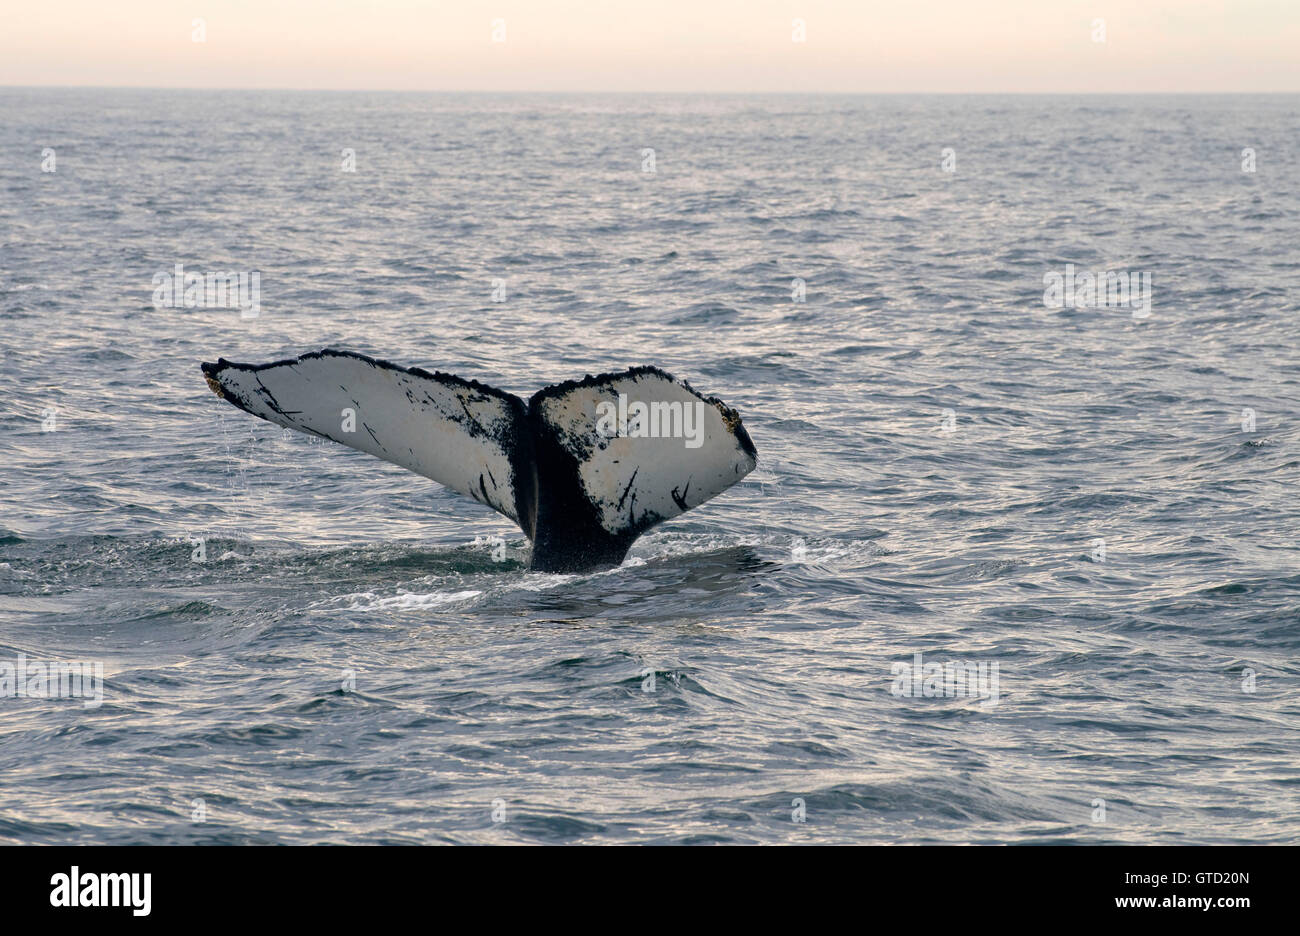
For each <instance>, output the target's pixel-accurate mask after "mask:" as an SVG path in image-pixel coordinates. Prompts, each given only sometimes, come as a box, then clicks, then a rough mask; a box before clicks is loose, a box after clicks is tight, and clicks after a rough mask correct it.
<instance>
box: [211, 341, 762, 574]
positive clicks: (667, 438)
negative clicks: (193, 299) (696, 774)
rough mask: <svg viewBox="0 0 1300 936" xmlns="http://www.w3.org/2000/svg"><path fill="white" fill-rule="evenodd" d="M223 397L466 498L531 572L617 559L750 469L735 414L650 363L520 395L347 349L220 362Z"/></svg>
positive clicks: (216, 385) (216, 387)
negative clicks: (485, 513) (528, 544)
mask: <svg viewBox="0 0 1300 936" xmlns="http://www.w3.org/2000/svg"><path fill="white" fill-rule="evenodd" d="M202 368H203V373H204V375H205V376H206V377H207V381H208V386H210V387H211V388H212V390H213V392H215V393H216V394H217V396H219V397H221V398H222V399H223V400H226V401H227V402H229V403H233V404H234V405H235V406H238V407H239V408H240V409H242V410H244V411H246V412H249V413H252V414H253V415H254V416H258V417H260V418H262V419H265V420H267V421H269V422H273V423H275V424H277V425H280V426H286V427H288V428H290V429H298V430H300V431H302V432H309V433H311V434H312V435H317V436H321V437H322V438H326V439H330V440H331V441H334V442H338V443H340V444H342V445H347V446H349V447H351V448H355V449H360V450H361V451H363V452H369V453H370V454H371V455H375V456H378V457H379V458H382V459H385V460H386V461H390V462H393V463H394V464H398V465H401V466H402V467H403V468H408V469H410V470H411V471H414V472H416V473H417V474H421V475H424V476H425V477H426V478H431V479H433V480H434V481H437V482H438V483H439V484H442V485H445V486H446V487H449V488H451V489H452V490H454V491H458V492H460V493H461V494H468V495H469V496H470V497H473V498H474V499H475V500H477V501H480V502H481V503H484V504H486V505H488V506H489V507H491V508H492V509H494V510H496V511H497V512H499V513H502V514H504V515H505V516H507V517H509V518H510V519H511V520H514V521H515V522H516V523H518V524H519V526H520V528H521V529H522V530H523V531H524V533H525V535H527V537H528V538H529V539H530V540H532V543H533V559H532V568H533V569H535V570H538V571H543V572H574V571H582V570H585V569H590V568H594V567H597V566H602V565H616V564H618V563H620V562H622V561H623V558H624V556H626V555H627V551H628V549H629V548H630V547H631V545H632V543H633V541H634V540H635V539H636V538H637V537H638V536H640V535H641V534H642V533H644V532H645V531H646V530H648V529H650V528H651V527H653V526H655V525H656V524H658V523H661V522H663V521H664V520H668V519H670V518H672V517H675V516H677V515H678V514H680V513H684V512H685V511H687V510H690V509H691V508H692V507H696V506H698V505H700V504H702V503H704V502H705V501H706V500H709V499H710V498H711V497H713V496H715V495H717V494H720V493H721V492H722V491H724V490H726V489H727V488H729V487H731V485H733V484H735V483H736V482H737V481H739V480H740V479H741V478H743V477H744V476H745V475H747V474H749V472H750V471H752V470H753V468H754V465H755V463H756V460H757V452H756V451H755V449H754V443H753V442H752V441H751V440H750V438H749V433H747V432H746V431H745V427H744V426H743V425H742V424H741V422H740V416H739V415H738V414H737V413H736V411H735V410H733V409H731V408H730V407H728V406H727V405H726V404H725V403H723V402H722V401H721V400H718V399H716V398H714V397H705V396H702V395H701V394H699V393H696V392H695V391H694V390H692V389H691V388H690V386H689V385H687V384H686V383H684V382H682V381H679V380H677V379H676V378H674V377H673V376H672V375H670V374H667V373H665V372H664V371H661V370H659V369H658V368H656V367H634V368H631V369H630V370H627V371H623V372H622V373H617V374H601V375H600V376H598V377H590V376H588V377H586V378H584V379H582V380H574V381H568V382H566V383H562V384H557V385H555V386H553V387H547V388H546V389H544V390H540V391H538V392H537V393H535V394H533V396H532V398H531V399H529V400H528V402H527V403H525V402H524V401H523V400H521V399H520V398H519V397H517V396H514V395H513V394H510V393H506V392H504V391H502V390H497V389H496V388H494V387H489V386H486V385H485V384H481V383H479V382H478V381H476V380H464V379H462V378H460V377H455V376H453V375H451V374H441V373H437V372H434V373H430V372H428V371H424V370H420V369H419V368H406V367H398V366H397V365H395V364H390V363H388V362H387V361H378V360H375V359H374V358H370V357H367V356H365V355H364V354H355V353H352V352H349V351H332V350H324V351H315V352H312V353H311V354H304V355H302V356H301V357H298V358H294V359H291V360H285V361H276V362H274V363H271V364H256V365H255V364H235V363H232V362H230V361H227V360H225V359H224V358H221V359H219V360H218V361H217V363H215V364H209V363H206V362H205V363H204V364H203V365H202Z"/></svg>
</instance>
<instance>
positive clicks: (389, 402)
mask: <svg viewBox="0 0 1300 936" xmlns="http://www.w3.org/2000/svg"><path fill="white" fill-rule="evenodd" d="M222 364H224V365H225V366H222V367H221V369H220V370H219V371H218V372H217V374H216V377H215V380H216V381H217V383H218V384H219V387H220V389H219V390H218V392H220V393H221V394H222V395H223V396H225V397H226V398H227V399H231V398H232V397H233V399H231V402H233V403H235V404H236V405H237V406H240V407H242V408H243V409H246V410H248V411H249V412H250V413H252V414H253V415H255V416H260V417H261V418H263V419H265V420H268V421H270V422H273V423H276V424H277V425H281V426H287V427H289V428H291V429H299V430H302V431H304V432H310V433H313V434H315V435H319V436H323V437H325V438H327V439H330V440H332V441H334V442H338V443H340V444H342V445H346V446H349V447H351V448H354V449H360V450H361V451H363V452H369V453H370V454H371V455H375V456H377V457H379V458H382V459H384V460H385V461H390V462H393V463H394V464H396V465H401V466H402V467H403V468H409V469H410V470H411V471H414V472H415V473H416V474H420V475H424V476H425V477H426V478H431V479H433V480H434V481H437V482H438V483H439V484H443V485H446V486H447V487H449V488H451V489H452V490H453V491H458V492H459V493H461V494H468V495H469V496H470V497H473V498H474V499H476V500H478V501H480V502H483V503H486V504H487V505H488V506H489V507H492V508H493V509H495V510H497V511H500V512H501V513H503V514H505V515H506V516H507V517H509V518H510V519H512V520H514V521H516V522H518V521H519V518H518V517H517V516H515V492H514V484H515V479H514V474H513V472H512V470H511V466H510V451H509V447H510V446H512V445H513V439H514V438H515V433H516V432H517V431H519V430H520V428H521V425H520V416H519V414H520V412H521V411H522V406H523V402H522V401H521V400H518V398H513V397H510V396H509V395H507V394H503V393H500V392H499V391H496V392H494V391H490V390H489V389H488V388H481V389H476V388H475V387H473V386H471V385H469V384H468V383H467V382H465V381H462V380H460V379H459V378H455V377H451V376H450V375H443V374H418V373H415V372H412V371H409V370H406V369H404V368H399V367H396V366H395V365H391V364H386V363H385V362H381V361H373V360H371V359H369V358H366V357H362V356H360V355H353V354H349V353H347V352H338V351H322V352H319V353H317V354H311V355H304V356H303V357H301V358H298V359H296V360H293V361H284V362H280V363H277V364H270V365H263V366H258V367H252V366H249V365H242V364H225V362H222ZM213 379H214V378H213V377H212V376H211V375H209V382H212V380H213ZM214 389H217V388H216V387H214ZM511 399H514V400H515V403H516V405H517V406H518V409H515V408H513V407H512V406H511V405H510V402H509V401H510V400H511Z"/></svg>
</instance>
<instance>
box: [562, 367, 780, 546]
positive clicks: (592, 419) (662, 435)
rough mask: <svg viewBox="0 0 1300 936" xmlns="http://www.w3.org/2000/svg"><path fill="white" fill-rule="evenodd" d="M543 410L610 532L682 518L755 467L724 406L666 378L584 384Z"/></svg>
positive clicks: (641, 377) (646, 376) (642, 376)
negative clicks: (724, 410) (611, 416)
mask: <svg viewBox="0 0 1300 936" xmlns="http://www.w3.org/2000/svg"><path fill="white" fill-rule="evenodd" d="M602 404H603V405H602ZM539 405H540V407H541V414H542V417H543V419H544V420H545V421H546V423H547V424H548V425H549V426H550V427H551V428H552V429H553V430H554V431H555V432H556V433H557V434H558V436H559V438H560V440H561V443H562V444H563V446H564V448H565V449H566V450H568V451H569V452H571V453H573V455H574V456H575V458H576V459H577V461H578V476H579V478H580V480H581V483H582V487H583V490H584V492H585V493H586V495H587V498H588V499H589V500H590V501H591V502H592V503H593V504H594V505H595V506H596V508H597V510H598V511H599V514H600V523H601V526H603V527H604V528H605V529H606V530H607V531H609V532H610V533H614V534H618V533H621V532H623V531H624V530H627V529H633V528H636V527H637V526H638V525H640V524H642V523H643V521H644V520H645V518H647V517H649V518H652V519H654V518H657V520H667V519H669V518H671V517H675V516H677V515H678V514H681V513H684V512H685V511H687V510H689V509H690V508H692V507H697V506H699V505H700V504H702V503H704V502H705V501H707V500H709V499H710V498H711V497H714V496H716V495H718V494H720V493H722V492H723V491H725V490H726V489H727V488H729V487H731V486H732V485H733V484H735V483H736V482H737V481H739V480H740V479H741V478H743V477H744V476H745V475H747V474H749V472H750V471H752V470H753V469H754V465H755V458H754V456H753V455H752V454H750V452H748V451H746V450H745V448H744V447H743V446H742V444H741V442H740V440H739V439H738V438H737V435H736V433H735V432H734V431H733V429H732V428H731V426H729V425H728V423H727V420H726V418H725V417H724V413H723V410H722V408H721V407H720V405H719V404H718V403H717V402H716V401H710V400H707V399H706V398H704V397H702V396H701V395H700V394H698V393H696V392H695V391H693V390H691V389H690V388H689V387H686V386H685V385H683V384H681V383H680V382H678V381H676V380H673V379H672V378H670V377H668V376H667V375H665V374H663V373H657V372H641V373H634V374H630V375H627V376H616V377H613V378H609V379H604V380H601V381H600V382H598V383H592V384H587V385H578V386H576V387H573V388H572V389H568V390H562V391H560V392H558V393H556V394H555V395H546V396H544V397H543V398H542V399H541V400H540V403H539ZM611 413H612V414H615V418H614V419H612V420H611V419H609V418H608V417H609V415H610V414H611ZM602 414H603V415H604V416H605V417H606V418H605V419H604V421H603V422H602ZM611 424H612V425H611ZM611 429H612V430H613V434H610V433H611ZM657 520H656V522H657Z"/></svg>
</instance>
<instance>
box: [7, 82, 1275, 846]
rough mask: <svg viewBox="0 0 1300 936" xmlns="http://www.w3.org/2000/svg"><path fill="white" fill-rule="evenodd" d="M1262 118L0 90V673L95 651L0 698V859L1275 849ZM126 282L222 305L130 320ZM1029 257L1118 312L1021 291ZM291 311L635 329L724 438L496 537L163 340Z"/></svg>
mask: <svg viewBox="0 0 1300 936" xmlns="http://www.w3.org/2000/svg"><path fill="white" fill-rule="evenodd" d="M1297 139H1300V98H1297V97H1294V96H1275V97H1221V98H1215V97H1179V96H1171V97H1114V98H1106V97H1093V98H1070V97H944V98H939V97H934V98H928V97H880V98H872V97H861V98H859V97H637V96H526V95H521V96H489V95H483V96H475V95H420V94H327V93H321V94H317V93H281V92H266V93H252V92H250V93H234V92H229V93H224V92H161V91H143V90H136V91H126V90H122V91H88V90H85V91H83V90H32V89H7V90H0V353H2V354H3V361H2V363H0V469H2V471H0V664H3V663H4V662H10V663H15V664H16V661H17V660H18V657H19V655H20V654H22V655H23V656H24V657H25V658H26V659H27V660H28V661H48V660H71V661H86V662H97V663H101V664H102V665H103V670H104V687H103V688H104V699H103V704H102V705H101V706H99V707H97V708H86V707H85V706H83V704H82V703H81V701H79V700H75V699H39V698H22V697H16V693H13V694H11V695H13V696H14V697H5V698H0V777H3V783H2V784H0V840H3V841H6V842H38V843H56V842H105V843H210V842H221V843H315V842H350V843H403V842H406V843H438V842H463V843H491V842H559V843H597V842H660V843H662V842H735V843H753V842H757V843H796V842H803V843H807V842H837V843H889V842H900V843H902V842H908V843H918V842H919V843H930V842H979V843H993V842H1014V843H1025V842H1053V843H1055V842H1078V843H1094V842H1166V843H1168V842H1187V843H1218V842H1261V843H1281V842H1295V841H1297V840H1298V839H1300V804H1298V802H1297V799H1298V797H1300V701H1298V700H1300V696H1298V694H1297V690H1298V689H1300V665H1298V663H1297V654H1298V651H1300V542H1298V535H1300V534H1298V532H1297V531H1298V530H1300V497H1298V496H1297V495H1298V494H1300V483H1298V480H1300V450H1298V443H1300V431H1298V430H1297V417H1298V416H1300V357H1298V355H1297V345H1298V344H1300V323H1298V321H1297V317H1298V314H1300V300H1298V299H1297V297H1298V296H1300V150H1298V149H1297V148H1296V146H1295V142H1296V140H1297ZM949 147H950V148H951V149H952V153H951V154H950V155H949V157H948V163H949V166H950V167H951V168H952V169H953V170H954V171H952V172H948V171H945V168H944V165H943V162H944V154H943V150H944V149H945V148H949ZM1247 148H1249V149H1251V150H1253V151H1254V159H1255V171H1253V172H1247V171H1243V162H1244V161H1245V160H1247V158H1248V157H1247V156H1246V155H1244V154H1243V150H1245V149H1247ZM648 149H651V150H653V166H651V162H650V154H647V153H646V152H645V151H646V150H648ZM47 150H49V151H52V153H50V152H47ZM344 150H351V151H353V154H354V159H355V172H346V171H344V170H343V163H344V160H345V158H347V157H345V154H344V152H343V151H344ZM50 159H53V163H52V164H51V163H50ZM46 166H52V168H54V171H52V172H49V171H42V170H43V167H46ZM651 167H652V168H653V169H654V171H653V172H647V171H645V170H646V169H648V168H651ZM177 263H181V264H184V266H185V268H186V269H187V270H190V271H226V270H234V271H241V270H242V271H257V272H260V274H261V314H260V316H258V317H257V318H255V319H245V318H243V317H241V315H240V313H239V312H238V311H237V310H232V309H226V308H191V309H186V308H156V307H155V306H154V304H153V301H152V296H153V288H154V287H153V277H154V275H155V274H157V273H164V272H170V271H172V269H173V267H174V265H175V264H177ZM1067 263H1072V264H1074V265H1075V266H1076V268H1078V269H1080V270H1085V269H1087V270H1103V271H1104V270H1111V271H1145V272H1149V273H1150V274H1151V275H1152V282H1153V287H1154V294H1153V303H1152V307H1151V314H1150V316H1149V317H1147V318H1134V316H1133V315H1132V314H1131V313H1130V312H1129V311H1128V310H1125V309H1091V308H1069V307H1066V308H1060V309H1055V308H1048V307H1047V306H1045V304H1044V301H1043V293H1044V274H1046V273H1050V272H1052V271H1062V272H1063V271H1064V270H1065V265H1066V264H1067ZM796 278H798V279H799V280H802V281H803V283H804V291H805V292H804V296H803V299H804V301H795V299H796V293H797V290H798V284H797V283H795V280H796ZM494 280H502V281H504V289H505V301H504V302H498V301H494V298H493V288H494V283H493V281H494ZM498 285H501V284H498ZM498 295H499V291H498ZM323 347H333V348H342V349H350V350H355V351H360V352H364V353H367V354H371V355H374V356H378V357H383V358H387V359H389V360H393V361H395V362H398V363H401V364H406V365H416V366H421V367H424V368H427V369H439V370H444V371H450V372H453V373H456V374H460V375H462V376H465V377H473V378H477V379H479V380H482V381H485V382H487V383H490V384H493V385H496V386H499V387H501V388H503V389H505V390H508V391H511V392H514V393H517V394H520V395H524V396H527V395H529V394H531V393H532V392H534V391H535V390H537V389H539V388H540V387H542V386H545V385H547V384H550V383H554V382H558V381H561V380H565V379H569V378H573V377H578V376H581V375H583V374H586V373H598V372H600V371H606V370H613V369H622V368H624V367H626V366H629V365H635V364H657V365H659V366H661V367H663V368H665V369H666V370H668V371H670V372H672V373H674V374H675V375H677V376H678V377H681V378H684V379H687V380H689V381H690V382H691V383H692V384H693V385H694V386H695V387H696V388H697V389H699V390H701V391H703V392H705V393H713V394H717V395H718V396H720V397H722V398H723V399H724V400H725V401H726V402H727V403H728V404H730V405H732V406H735V407H736V408H737V409H739V411H740V413H741V414H742V416H743V418H744V420H745V425H746V427H747V428H748V430H749V432H750V434H751V436H752V437H753V440H754V443H755V445H756V446H757V448H758V452H759V466H758V469H757V470H756V471H755V472H754V473H753V474H751V475H750V476H749V477H748V478H746V479H745V480H744V481H743V482H741V483H740V484H739V485H737V486H736V487H735V488H733V489H731V490H730V491H728V492H727V493H725V494H723V495H722V496H720V497H718V498H717V499H716V500H714V501H712V502H710V503H708V504H706V505H705V506H703V507H700V508H698V509H696V510H694V511H692V512H691V513H689V514H687V515H685V516H683V517H681V518H678V519H677V520H675V521H672V522H670V523H668V524H666V525H664V526H662V527H660V528H659V529H658V530H657V531H655V532H653V533H651V534H650V535H647V536H646V537H644V538H643V539H642V540H640V541H639V542H638V543H637V545H636V546H635V547H634V548H633V550H632V553H631V555H630V557H629V558H628V560H627V561H626V562H625V563H624V564H623V565H622V566H621V567H620V568H617V569H615V570H612V571H605V572H599V573H595V574H587V575H547V574H540V573H532V572H529V571H527V550H528V543H527V541H526V540H525V539H524V537H523V535H522V534H521V533H520V532H519V531H518V530H517V529H515V528H513V527H512V526H510V524H509V523H508V521H506V520H504V519H503V518H501V517H499V516H498V515H496V514H494V513H492V512H490V511H489V510H488V509H487V508H485V507H483V506H481V505H479V504H477V503H475V502H473V501H470V500H469V499H467V498H463V497H460V496H458V495H455V494H452V493H450V492H449V491H446V490H444V489H442V488H440V487H439V486H437V485H435V484H433V483H432V482H429V481H426V480H424V479H422V478H420V477H418V476H416V475H414V474H411V473H409V472H406V471H404V470H402V469H400V468H398V467H396V466H393V465H389V464H387V463H384V462H380V461H377V460H375V459H372V458H370V457H368V456H366V455H363V454H361V453H359V452H355V451H351V450H347V449H343V448H341V447H338V446H333V445H331V444H329V443H323V442H320V441H318V440H314V439H311V438H308V437H306V436H302V435H298V434H295V433H291V432H289V431H287V430H280V429H278V428H276V427H274V426H272V425H270V424H267V423H263V422H260V421H257V420H255V419H253V418H251V417H249V416H247V415H245V414H243V413H241V412H238V411H237V410H235V409H234V408H232V407H230V406H228V405H225V404H223V403H222V402H221V401H219V400H218V399H217V398H216V397H214V396H213V395H212V393H210V392H209V390H208V389H207V387H206V386H205V384H204V382H203V379H202V376H201V374H200V372H199V369H198V364H199V362H200V361H202V360H215V359H216V357H217V356H219V355H220V356H225V357H227V358H230V359H232V360H242V361H252V362H259V361H270V360H275V359H278V358H283V357H286V356H291V355H296V354H299V353H302V352H306V351H310V350H315V349H319V348H323ZM1246 411H1250V412H1246ZM1252 417H1253V420H1254V422H1253V428H1252V426H1251V424H1250V420H1251V418H1252ZM47 430H49V431H47ZM497 536H504V537H505V538H506V544H507V549H506V558H505V561H503V562H497V561H494V560H493V557H492V551H493V546H492V543H493V539H492V538H493V537H497ZM200 538H201V539H202V540H203V544H204V547H203V548H204V552H203V558H204V559H205V561H202V562H199V561H194V560H195V550H196V549H197V548H198V547H197V546H196V545H194V543H193V542H192V540H198V539H200ZM1099 541H1104V542H1099ZM916 654H921V655H922V659H923V661H924V662H926V663H939V664H955V663H962V664H977V665H978V664H981V663H983V664H988V665H989V666H990V667H992V666H993V665H996V666H997V672H998V675H999V689H998V695H997V697H996V699H995V700H994V702H995V704H990V700H989V699H987V698H986V699H979V698H972V697H969V696H965V697H962V696H957V697H954V696H951V695H942V694H941V695H932V696H930V697H926V696H925V695H923V694H922V695H916V696H914V695H907V694H900V693H899V692H896V691H895V690H896V689H898V688H899V687H898V683H897V681H896V679H895V675H894V670H893V666H894V664H900V663H901V664H907V665H909V666H910V665H911V664H912V663H913V661H914V659H915V655H916ZM990 672H991V670H990ZM353 686H355V688H353ZM0 688H3V686H2V684H0ZM196 801H201V803H196ZM200 813H201V816H202V818H204V819H205V821H202V822H198V821H194V820H195V817H196V815H198V814H200ZM798 818H803V819H804V820H805V821H802V822H799V821H795V820H796V819H798ZM494 819H502V820H504V821H494Z"/></svg>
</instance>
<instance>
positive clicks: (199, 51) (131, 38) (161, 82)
mask: <svg viewBox="0 0 1300 936" xmlns="http://www.w3.org/2000/svg"><path fill="white" fill-rule="evenodd" d="M196 19H201V20H202V21H203V26H202V31H203V32H204V34H205V41H203V42H195V41H193V36H194V35H195V33H196V32H197V30H196V27H195V25H194V20H196ZM796 20H799V21H802V23H803V24H804V36H805V39H804V41H802V42H796V41H794V38H795V35H796V31H797V30H798V28H799V27H798V25H797V23H796V22H795V21H796ZM1097 20H1104V37H1105V41H1104V42H1098V41H1094V36H1095V35H1097V27H1096V21H1097ZM500 21H503V22H504V35H503V36H502V28H501V22H500ZM494 22H495V26H494ZM494 29H495V30H496V35H497V38H504V41H494V35H493V33H494ZM0 85H128V86H129V85H135V86H145V87H163V88H182V87H184V88H331V89H402V90H447V91H528V90H538V91H673V92H678V91H700V92H709V91H713V92H717V91H803V92H809V91H811V92H817V91H829V92H868V93H872V92H875V93H887V92H1125V91H1136V92H1170V91H1174V92H1177V91H1182V92H1231V91H1247V92H1249V91H1256V92H1258V91H1291V92H1296V91H1300V0H894V2H890V3H883V2H876V0H446V2H443V0H0Z"/></svg>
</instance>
